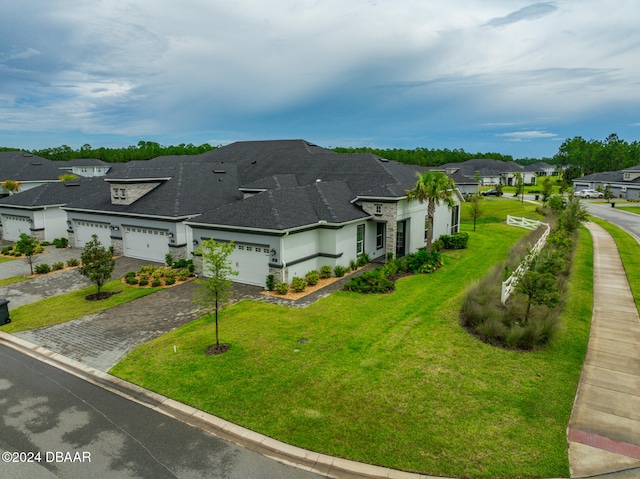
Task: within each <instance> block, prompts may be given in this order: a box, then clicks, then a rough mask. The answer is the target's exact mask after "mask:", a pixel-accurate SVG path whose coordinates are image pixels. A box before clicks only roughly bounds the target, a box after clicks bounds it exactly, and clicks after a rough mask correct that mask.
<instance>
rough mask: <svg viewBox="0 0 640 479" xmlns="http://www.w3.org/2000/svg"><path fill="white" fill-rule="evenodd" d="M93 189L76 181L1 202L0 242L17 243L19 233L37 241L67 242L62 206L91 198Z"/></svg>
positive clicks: (91, 185)
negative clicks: (86, 197) (80, 199)
mask: <svg viewBox="0 0 640 479" xmlns="http://www.w3.org/2000/svg"><path fill="white" fill-rule="evenodd" d="M94 187H95V185H94V182H90V181H86V180H81V179H78V180H74V181H69V182H66V183H61V182H56V183H46V184H44V185H41V186H39V187H37V188H31V189H29V190H27V191H24V192H21V193H20V194H17V195H13V196H7V197H5V198H3V199H2V200H0V222H1V225H2V226H1V230H0V234H1V235H2V236H1V237H2V239H4V240H7V241H17V240H18V239H20V234H21V233H26V234H28V235H29V236H33V237H35V238H37V239H38V240H39V241H52V240H54V239H55V238H62V237H64V238H67V214H66V212H65V211H64V210H62V206H64V205H65V204H66V203H67V202H69V201H73V200H75V199H77V198H82V197H84V196H87V195H89V194H91V193H92V192H93V191H94Z"/></svg>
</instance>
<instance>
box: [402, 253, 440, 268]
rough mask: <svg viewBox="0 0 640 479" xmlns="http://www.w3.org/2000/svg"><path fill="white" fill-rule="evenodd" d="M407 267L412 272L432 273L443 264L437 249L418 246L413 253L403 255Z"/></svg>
mask: <svg viewBox="0 0 640 479" xmlns="http://www.w3.org/2000/svg"><path fill="white" fill-rule="evenodd" d="M405 260H406V262H407V268H408V270H409V271H411V272H412V273H413V274H424V273H433V272H434V271H435V270H437V269H438V268H440V266H442V265H443V262H442V255H441V254H440V253H439V252H437V251H427V250H426V248H420V249H419V250H418V251H416V252H415V253H411V254H408V255H407V256H405Z"/></svg>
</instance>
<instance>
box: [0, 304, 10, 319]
mask: <svg viewBox="0 0 640 479" xmlns="http://www.w3.org/2000/svg"><path fill="white" fill-rule="evenodd" d="M10 322H11V318H10V317H9V300H8V299H0V324H9V323H10Z"/></svg>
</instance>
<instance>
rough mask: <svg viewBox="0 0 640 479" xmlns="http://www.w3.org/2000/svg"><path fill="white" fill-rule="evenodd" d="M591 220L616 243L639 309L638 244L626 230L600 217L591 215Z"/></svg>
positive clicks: (639, 271) (639, 247)
mask: <svg viewBox="0 0 640 479" xmlns="http://www.w3.org/2000/svg"><path fill="white" fill-rule="evenodd" d="M591 221H593V222H594V223H596V224H599V225H600V226H602V227H603V228H604V229H605V230H607V231H608V232H609V234H610V235H611V236H612V237H613V240H614V241H615V242H616V244H617V245H618V251H619V253H620V258H621V259H622V265H623V266H624V270H625V272H626V273H627V279H628V280H629V286H630V287H631V292H632V293H633V299H634V300H635V302H636V307H637V308H638V310H639V311H640V244H638V242H637V241H636V239H635V238H634V237H632V236H631V235H630V234H629V233H627V232H626V231H624V230H622V229H620V228H618V227H617V226H616V225H613V224H611V223H609V222H608V221H604V220H601V219H600V218H595V217H593V216H592V217H591Z"/></svg>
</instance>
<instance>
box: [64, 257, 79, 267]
mask: <svg viewBox="0 0 640 479" xmlns="http://www.w3.org/2000/svg"><path fill="white" fill-rule="evenodd" d="M79 264H80V261H78V260H77V259H76V258H69V259H68V260H67V266H78V265H79Z"/></svg>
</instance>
